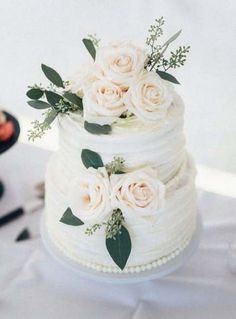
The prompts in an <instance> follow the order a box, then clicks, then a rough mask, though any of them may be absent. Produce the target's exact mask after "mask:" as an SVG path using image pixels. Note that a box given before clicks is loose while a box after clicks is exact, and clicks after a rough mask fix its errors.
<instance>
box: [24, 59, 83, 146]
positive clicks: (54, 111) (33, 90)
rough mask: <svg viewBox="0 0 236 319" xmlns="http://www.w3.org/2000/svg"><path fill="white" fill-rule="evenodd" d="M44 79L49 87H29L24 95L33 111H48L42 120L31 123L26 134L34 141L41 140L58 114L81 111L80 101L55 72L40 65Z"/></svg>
mask: <svg viewBox="0 0 236 319" xmlns="http://www.w3.org/2000/svg"><path fill="white" fill-rule="evenodd" d="M41 68H42V71H43V73H44V75H45V76H46V78H47V79H48V80H49V81H50V82H51V83H50V85H49V86H47V87H43V86H42V84H40V85H37V84H35V85H33V86H29V90H28V91H27V92H26V95H27V96H28V97H29V98H30V99H31V100H30V101H28V104H29V105H30V106H31V107H33V108H35V109H40V110H42V109H48V112H46V113H44V114H43V116H44V120H43V121H42V122H40V121H34V122H32V125H33V127H32V129H30V130H29V132H28V138H29V139H30V140H33V141H34V140H35V139H36V138H41V137H42V136H43V135H44V133H45V132H46V131H47V130H49V129H50V128H51V123H52V122H53V121H54V119H55V118H56V117H57V115H58V114H59V113H62V114H65V113H70V112H76V111H82V110H83V104H82V99H81V98H79V97H78V96H77V95H76V94H73V93H72V92H70V91H69V90H67V89H66V82H64V81H63V80H62V78H61V76H60V75H59V74H58V72H57V71H55V70H54V69H52V68H50V67H48V66H47V65H45V64H42V65H41Z"/></svg>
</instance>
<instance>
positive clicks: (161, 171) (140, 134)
mask: <svg viewBox="0 0 236 319" xmlns="http://www.w3.org/2000/svg"><path fill="white" fill-rule="evenodd" d="M183 111H184V106H183V101H182V99H181V98H180V97H179V96H178V95H177V94H175V95H174V100H173V103H172V105H171V106H170V107H169V109H168V113H167V115H166V117H165V119H162V120H159V121H155V122H152V123H145V122H142V121H140V120H138V119H136V118H130V119H119V121H117V122H116V123H114V124H113V129H112V134H109V135H95V134H91V133H89V132H87V131H86V130H85V129H84V127H83V118H82V117H81V116H80V114H76V113H73V114H70V115H62V116H60V117H59V133H60V151H59V153H60V161H62V162H63V167H64V168H65V169H66V170H69V171H71V173H72V174H73V173H74V172H76V171H77V170H78V169H79V168H80V167H81V166H83V164H82V162H81V157H80V155H81V150H82V149H90V150H92V151H95V152H97V153H98V154H100V156H101V157H102V159H103V161H104V163H108V162H110V161H112V160H113V158H114V156H121V157H123V158H124V160H125V166H126V168H127V170H128V171H129V170H134V169H138V168H142V167H144V166H147V165H151V166H152V167H154V168H156V169H157V172H158V176H159V178H160V180H162V181H163V182H166V181H168V180H169V179H170V178H172V177H173V176H174V175H175V174H176V172H177V170H178V169H179V167H180V165H181V163H182V162H183V160H184V158H185V150H184V145H185V138H184V134H183Z"/></svg>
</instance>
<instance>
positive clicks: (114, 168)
mask: <svg viewBox="0 0 236 319" xmlns="http://www.w3.org/2000/svg"><path fill="white" fill-rule="evenodd" d="M124 162H125V160H124V159H123V158H122V157H120V156H114V158H113V160H112V161H111V162H109V163H107V164H106V165H105V167H106V170H107V173H108V175H111V174H122V173H123V172H124V169H125V167H124Z"/></svg>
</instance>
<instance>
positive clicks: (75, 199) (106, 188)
mask: <svg viewBox="0 0 236 319" xmlns="http://www.w3.org/2000/svg"><path fill="white" fill-rule="evenodd" d="M68 204H69V207H70V208H71V210H72V212H73V214H74V215H75V216H77V217H78V218H80V219H81V220H82V221H83V222H84V223H91V224H93V223H95V222H97V221H102V220H103V219H104V218H105V217H106V216H107V215H108V214H109V213H110V212H111V205H110V181H109V177H108V175H107V172H106V169H105V168H104V167H101V168H98V169H94V168H92V167H90V168H88V169H87V170H85V171H84V172H80V173H79V177H78V178H77V179H76V180H75V181H74V183H72V187H71V192H70V193H69V199H68Z"/></svg>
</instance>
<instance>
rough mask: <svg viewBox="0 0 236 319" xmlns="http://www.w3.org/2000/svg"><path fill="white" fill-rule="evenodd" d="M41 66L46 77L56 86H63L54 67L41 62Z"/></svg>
mask: <svg viewBox="0 0 236 319" xmlns="http://www.w3.org/2000/svg"><path fill="white" fill-rule="evenodd" d="M41 68H42V71H43V73H44V74H45V76H46V78H47V79H48V80H49V81H51V82H52V83H53V84H55V85H56V86H58V87H62V88H64V83H63V81H62V78H61V77H60V75H59V74H58V73H57V71H55V70H54V69H52V68H50V67H49V66H47V65H45V64H41Z"/></svg>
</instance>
